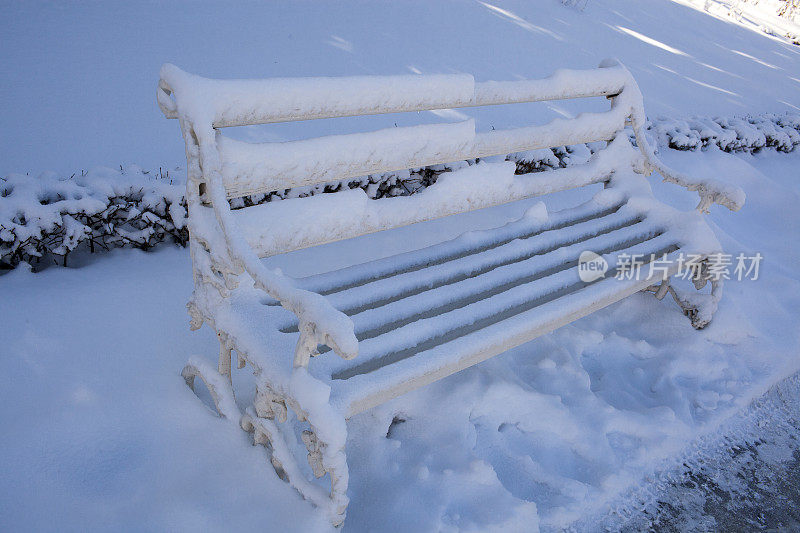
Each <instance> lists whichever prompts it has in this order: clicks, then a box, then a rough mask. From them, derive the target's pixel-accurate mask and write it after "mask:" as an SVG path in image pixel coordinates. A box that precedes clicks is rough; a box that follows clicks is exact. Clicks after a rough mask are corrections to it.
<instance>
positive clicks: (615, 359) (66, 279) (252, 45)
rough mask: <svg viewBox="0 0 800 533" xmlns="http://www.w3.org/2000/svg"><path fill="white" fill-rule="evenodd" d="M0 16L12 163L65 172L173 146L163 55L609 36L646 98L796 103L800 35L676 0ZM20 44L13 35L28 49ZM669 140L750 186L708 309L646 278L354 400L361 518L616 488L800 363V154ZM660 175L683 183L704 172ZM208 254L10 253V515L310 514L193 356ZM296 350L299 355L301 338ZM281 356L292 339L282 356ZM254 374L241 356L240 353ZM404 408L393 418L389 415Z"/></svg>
mask: <svg viewBox="0 0 800 533" xmlns="http://www.w3.org/2000/svg"><path fill="white" fill-rule="evenodd" d="M4 10H5V15H4V20H3V21H2V22H0V24H1V25H2V27H3V30H4V31H3V32H2V33H1V34H0V41H2V47H3V50H4V53H3V54H1V55H0V72H2V73H3V76H4V79H6V80H9V81H8V83H4V84H0V110H1V111H2V112H3V116H4V128H2V130H1V131H0V143H2V144H0V146H2V147H3V148H2V153H1V155H2V167H0V170H2V171H3V172H6V171H22V172H25V171H31V173H38V172H39V171H41V170H44V169H53V170H57V171H60V172H72V171H73V170H76V169H80V168H81V167H82V166H86V165H89V166H93V165H100V164H105V165H112V166H113V165H115V164H117V163H120V162H126V161H135V162H137V163H139V164H141V165H146V166H150V167H151V168H155V167H157V166H159V165H163V166H171V165H178V164H181V161H180V158H181V154H182V153H183V148H182V145H181V141H180V136H179V134H178V131H177V124H175V123H174V121H173V122H168V121H166V120H164V119H163V117H162V116H161V114H160V112H159V111H158V109H157V107H156V105H155V94H154V93H155V81H156V78H157V72H158V67H159V66H160V63H161V62H163V61H166V60H169V61H173V62H175V63H176V64H179V65H181V66H183V67H185V68H187V69H188V70H191V71H195V72H198V73H201V74H205V75H208V76H274V75H342V74H363V73H407V72H416V71H421V72H425V73H430V72H441V73H451V72H469V73H473V74H475V75H476V79H480V80H485V79H514V78H516V77H518V76H521V77H530V76H540V75H546V74H549V73H550V72H551V71H552V70H554V69H555V68H557V67H559V66H570V67H591V66H596V65H597V64H598V63H599V61H600V60H601V59H602V58H603V57H606V56H617V57H619V58H620V59H621V60H622V61H623V62H625V63H626V64H627V65H628V66H629V67H630V68H631V70H632V71H633V74H634V76H636V77H637V80H638V81H639V83H640V85H641V87H642V89H643V91H644V94H645V105H646V106H647V109H648V111H649V113H651V114H652V115H658V114H665V115H669V116H674V117H684V116H688V115H691V114H695V113H697V114H703V115H709V114H712V115H713V114H723V115H733V114H735V113H747V112H761V111H770V112H780V111H785V110H789V109H795V110H796V109H798V107H800V47H797V46H793V45H791V44H789V43H787V42H786V41H781V40H778V39H774V38H772V37H769V36H767V35H765V34H763V33H760V32H758V31H752V30H750V29H748V28H746V27H742V26H740V25H735V24H730V23H727V22H724V21H720V20H718V19H716V18H714V17H711V16H709V15H707V14H705V13H703V12H702V11H699V10H696V9H693V8H690V7H686V6H684V5H682V4H679V3H675V2H671V1H668V0H653V1H652V2H648V3H647V7H646V8H643V7H641V2H637V1H635V0H604V1H601V0H590V1H589V2H588V4H587V7H586V8H585V9H584V10H582V11H581V10H578V9H574V8H569V7H565V6H563V5H562V4H561V3H560V2H559V1H558V0H540V1H538V2H521V1H519V2H491V3H488V2H486V3H484V2H442V3H423V2H419V3H398V4H395V5H388V4H382V3H366V2H364V3H350V4H340V3H336V4H334V3H314V4H311V3H303V4H297V5H292V6H291V7H286V6H285V5H283V6H281V5H280V4H270V5H269V6H264V5H261V4H240V5H235V6H230V8H229V9H225V10H224V11H219V10H218V9H215V7H214V4H210V3H209V4H206V3H201V2H196V3H195V2H192V3H172V4H168V5H166V6H163V5H160V4H157V3H155V2H153V3H120V4H113V5H112V6H109V5H107V4H86V5H81V6H76V5H66V4H59V3H50V4H45V3H34V2H30V3H10V4H8V5H6V6H4ZM9 51H10V52H9ZM577 109H578V104H577V103H573V102H566V103H555V104H553V103H551V104H548V105H531V106H521V110H519V109H516V110H511V109H506V108H505V107H504V108H498V109H495V110H491V111H480V110H478V111H469V112H464V113H469V114H470V115H473V114H474V116H475V118H476V120H477V122H478V128H479V129H483V130H486V129H490V127H491V126H493V125H495V124H496V125H497V127H498V128H499V127H501V126H511V125H522V124H529V123H530V122H531V121H535V122H543V121H545V120H547V119H549V118H552V117H555V116H558V115H563V114H567V115H570V114H572V113H573V112H574V111H576V110H577ZM460 113H462V112H461V111H459V112H458V113H455V112H454V114H452V115H448V116H445V117H437V116H435V115H433V114H422V115H416V114H415V115H414V116H413V117H402V118H400V117H395V116H392V117H381V118H375V117H373V118H370V119H362V120H360V121H359V120H343V121H340V122H335V121H319V122H317V123H304V124H300V125H296V126H290V125H285V126H280V127H274V128H261V129H252V128H246V129H244V131H242V132H241V134H240V135H241V138H247V139H256V138H258V139H289V138H298V137H303V136H308V135H312V134H318V133H326V132H328V131H334V130H336V131H340V132H341V131H343V130H344V131H348V130H349V131H359V130H363V129H368V128H371V127H377V126H385V125H386V122H381V121H390V122H389V125H391V123H392V122H394V121H401V122H402V121H408V122H403V124H405V123H408V124H411V123H419V122H433V121H436V120H441V119H442V118H445V119H453V120H458V119H459V118H462V116H461V115H460ZM662 157H663V159H664V160H665V162H666V163H667V164H670V165H673V166H674V167H676V168H677V169H679V170H682V171H686V172H691V173H693V174H697V175H698V176H712V177H717V178H719V179H723V180H726V181H728V182H730V183H734V184H736V185H739V186H741V187H742V188H743V189H744V190H745V191H746V193H747V195H748V201H747V204H746V205H745V207H744V208H743V209H742V211H741V212H738V213H731V212H728V211H727V210H725V209H722V208H714V210H713V211H712V214H711V215H710V220H711V221H712V225H713V227H714V229H715V231H716V233H717V235H718V237H719V239H720V241H721V243H722V245H723V247H724V248H725V249H726V251H728V252H730V253H733V254H736V253H738V252H745V253H748V254H750V253H754V252H760V253H761V254H762V255H763V256H764V262H763V264H762V266H761V276H760V279H758V280H757V281H749V280H745V281H741V282H736V281H730V282H728V283H727V284H726V286H725V295H724V297H723V301H722V303H721V305H720V310H719V312H718V314H717V315H716V317H715V320H714V322H713V323H712V324H711V325H710V326H709V327H708V328H707V329H706V330H703V331H700V332H698V331H695V330H693V329H692V328H691V326H690V325H689V321H688V320H687V319H686V318H685V317H683V316H682V315H681V313H680V312H679V309H678V308H677V307H676V306H674V305H673V304H672V302H668V301H664V302H658V301H656V300H655V299H654V298H653V297H652V296H651V295H644V294H637V295H635V296H633V297H631V298H628V299H626V300H624V301H623V302H621V303H619V304H616V305H614V306H612V307H610V308H607V309H604V310H602V311H600V312H598V313H595V314H593V315H591V316H589V317H586V318H584V319H582V320H580V321H578V322H576V323H574V324H571V325H569V326H566V327H564V328H561V329H559V330H557V331H556V332H554V333H552V334H550V335H547V336H545V337H542V338H540V339H538V340H536V341H534V342H531V343H529V344H526V345H523V346H520V347H518V348H516V349H514V350H511V351H509V352H507V353H505V354H503V355H501V356H498V357H496V358H494V359H492V360H490V361H487V362H485V363H483V364H481V365H478V366H477V367H473V368H471V369H469V370H467V371H464V372H461V373H459V374H456V375H454V376H451V377H450V378H447V379H445V380H443V381H441V382H438V383H436V384H434V385H432V386H429V387H426V388H423V389H420V390H418V391H416V392H414V393H411V394H408V395H406V396H404V397H401V398H399V399H396V400H394V401H392V402H390V403H389V404H385V405H383V406H381V407H379V408H376V409H373V410H371V411H368V412H366V413H362V414H360V415H357V416H356V417H354V418H353V419H352V420H351V421H350V424H349V429H350V434H349V438H348V443H347V451H348V461H349V464H350V469H351V482H350V490H349V494H350V497H351V503H350V507H349V510H348V518H347V521H346V523H345V529H346V530H350V531H367V530H370V531H380V530H410V529H413V530H421V531H438V530H480V531H484V530H491V529H502V530H510V531H522V530H524V531H528V530H534V529H535V526H536V524H540V525H541V526H542V528H543V529H548V530H552V529H558V528H561V527H565V526H568V525H569V524H571V523H573V522H574V521H576V520H580V519H581V518H582V517H586V516H589V515H594V514H598V513H600V514H602V513H603V512H604V510H605V508H606V506H607V505H609V503H610V502H618V501H619V498H620V497H624V495H625V494H627V491H630V489H631V487H632V486H634V487H635V486H637V485H639V484H641V483H643V482H646V481H643V480H646V479H647V476H648V475H652V474H654V473H655V472H657V471H659V470H662V469H669V468H672V467H673V466H674V464H673V462H674V461H675V458H676V457H680V456H681V453H682V450H684V449H685V448H686V447H687V446H691V443H692V441H694V440H695V439H697V438H699V437H700V436H702V435H704V434H712V433H714V432H715V431H716V430H717V428H718V426H720V425H721V424H723V423H724V421H725V420H726V419H727V418H728V417H729V416H731V415H732V414H733V413H735V412H736V411H738V410H740V409H742V408H744V407H746V406H747V405H748V404H749V402H750V401H751V400H752V399H753V398H755V397H757V396H759V395H760V394H762V393H763V392H764V391H766V390H767V389H768V388H769V387H770V386H771V385H772V384H774V383H775V382H776V381H778V380H780V379H782V378H784V377H786V376H788V375H790V374H792V373H794V372H795V371H797V370H798V369H800V357H798V355H800V354H798V348H797V346H798V345H800V327H798V314H797V309H798V308H800V274H798V267H800V249H798V246H797V237H798V235H800V213H798V210H797V206H798V205H799V204H800V152H798V151H795V152H793V153H791V154H778V153H775V152H771V151H765V152H763V153H761V154H757V155H731V154H726V153H722V152H719V151H709V152H704V153H692V152H673V151H666V153H664V154H662ZM653 183H654V189H655V192H656V195H657V196H659V197H661V198H664V199H666V200H667V201H669V202H670V203H672V204H673V205H677V206H679V207H682V208H684V209H690V208H692V207H693V206H694V203H695V202H696V197H695V195H694V194H689V193H685V192H684V191H681V190H679V189H677V188H676V187H674V186H672V185H666V184H659V183H655V180H654V181H653ZM531 203H532V201H523V202H517V203H515V204H511V205H508V206H504V207H499V208H492V209H487V210H483V211H479V212H474V213H470V214H466V215H459V216H457V217H450V218H448V219H442V220H438V221H433V222H427V223H424V224H422V225H419V226H416V227H407V228H401V229H398V230H393V231H391V232H386V233H382V234H374V235H369V236H365V237H361V238H359V239H354V240H351V241H344V242H341V243H335V244H329V245H324V246H321V247H318V248H315V249H310V250H303V251H299V252H295V253H292V254H288V255H286V256H279V257H275V258H273V259H272V260H270V261H269V263H270V265H272V266H280V267H281V268H282V269H283V270H284V271H285V272H288V273H291V274H292V275H306V274H310V273H313V272H317V271H323V270H330V269H334V268H338V267H341V266H344V265H347V264H351V263H356V262H360V261H363V260H367V259H370V258H373V257H379V256H386V255H390V254H392V253H396V252H398V251H402V250H406V249H411V248H417V247H421V246H425V245H426V244H429V243H433V242H438V241H442V240H445V239H447V238H450V237H453V236H455V235H457V234H458V233H459V232H461V231H463V229H464V228H467V227H468V228H478V227H492V226H497V225H500V224H502V223H504V222H505V221H507V220H511V219H514V218H516V217H518V216H520V215H521V214H522V213H523V212H524V211H525V209H526V208H527V207H529V206H530V205H531ZM190 291H191V275H190V265H189V257H188V252H187V251H186V250H184V249H179V248H171V247H162V248H159V249H157V250H156V251H154V252H151V253H143V252H138V251H130V250H125V251H115V252H112V253H109V254H106V255H102V256H98V257H97V259H96V260H95V261H94V262H92V263H91V264H89V265H88V266H85V267H82V268H79V269H57V268H51V269H47V270H45V271H44V272H42V273H38V274H32V273H29V272H25V271H24V270H23V269H18V270H17V271H14V272H12V273H10V274H6V275H3V276H2V277H0V324H2V327H0V423H2V427H3V431H2V432H0V450H3V454H2V459H0V522H1V523H2V524H3V527H8V528H9V529H16V530H54V529H58V530H76V531H77V530H80V531H85V530H108V529H122V530H190V529H191V530H196V529H202V530H222V529H231V530H245V529H248V530H250V529H256V528H259V529H268V530H276V531H278V530H292V531H309V530H317V529H319V530H324V529H326V528H328V527H329V526H328V525H327V522H326V519H325V517H323V516H322V515H321V513H319V512H318V511H317V510H316V509H314V508H313V506H311V505H310V504H309V503H307V502H305V501H303V500H302V499H301V498H300V496H299V495H298V494H297V493H295V492H294V490H293V489H291V488H290V487H289V486H288V485H286V484H284V483H283V482H282V481H280V480H279V479H278V477H277V476H276V474H275V473H274V470H273V469H272V467H271V466H270V465H269V463H268V460H267V458H266V456H265V452H264V450H263V448H261V447H258V448H252V447H250V446H249V445H248V437H247V435H246V434H245V433H244V432H242V431H239V430H237V429H236V428H234V427H232V426H231V425H229V424H225V423H223V422H222V421H221V420H219V419H217V418H215V417H214V416H213V414H212V413H211V412H210V411H209V410H207V409H206V408H205V406H204V405H203V404H202V403H201V402H200V401H198V399H197V398H196V397H195V396H194V395H193V394H192V393H191V392H190V391H189V390H188V389H187V388H186V386H185V385H184V383H183V380H182V378H181V377H180V375H179V372H180V369H181V368H182V366H183V364H184V363H185V361H186V360H187V359H188V357H189V356H190V355H191V354H201V355H204V356H206V357H211V358H213V357H214V354H215V351H216V338H215V337H214V335H213V333H212V332H211V331H209V330H208V329H203V330H201V331H200V332H195V333H191V332H189V330H188V326H187V315H186V312H185V309H184V304H185V302H186V300H187V299H188V296H189V293H190ZM287 357H288V355H287ZM287 364H289V359H287ZM242 372H244V370H243V371H242ZM393 420H394V423H393Z"/></svg>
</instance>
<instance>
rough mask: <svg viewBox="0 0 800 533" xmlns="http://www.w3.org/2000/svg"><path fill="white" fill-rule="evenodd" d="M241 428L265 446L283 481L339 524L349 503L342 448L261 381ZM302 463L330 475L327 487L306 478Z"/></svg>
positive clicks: (317, 475) (320, 474)
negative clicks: (331, 441) (334, 445)
mask: <svg viewBox="0 0 800 533" xmlns="http://www.w3.org/2000/svg"><path fill="white" fill-rule="evenodd" d="M241 426H242V429H244V430H245V431H247V432H250V433H252V434H253V445H263V446H264V447H265V448H267V451H268V452H269V454H270V461H271V463H272V466H273V468H275V472H276V473H277V474H278V476H279V477H280V478H281V479H283V480H284V481H286V482H288V483H289V484H290V485H292V486H293V487H294V488H295V489H296V490H297V491H298V492H300V494H301V495H302V496H303V497H304V498H305V499H307V500H309V501H310V502H312V503H313V504H314V505H316V506H317V507H319V508H321V509H323V510H325V512H326V513H327V514H328V518H329V519H330V521H331V523H332V524H333V525H334V526H336V527H338V526H340V525H342V523H343V522H344V519H345V513H346V510H347V504H348V503H349V500H348V498H347V484H348V479H349V472H348V468H347V460H346V457H345V452H344V448H343V447H342V448H340V449H334V448H333V447H332V446H331V443H329V442H326V441H325V440H324V439H323V438H322V433H321V432H320V431H318V428H316V427H314V425H313V424H311V423H310V422H309V421H308V414H307V412H306V411H305V410H304V409H303V408H302V406H301V405H299V404H298V403H297V402H296V401H294V400H293V399H291V398H287V397H284V396H281V395H280V394H278V393H276V392H275V390H274V389H272V388H271V387H270V386H269V385H267V384H265V383H261V384H259V385H258V386H257V389H256V398H255V401H254V402H253V406H251V407H248V408H247V409H246V411H245V413H244V414H243V415H242V417H241ZM298 435H299V438H298ZM303 455H304V456H303ZM306 462H307V463H308V465H309V467H310V473H313V476H314V477H315V478H317V479H322V478H324V477H325V476H326V475H327V476H328V481H329V482H330V488H329V489H326V488H324V487H323V486H322V485H320V484H317V483H314V482H312V481H310V480H309V478H308V476H307V475H306V472H305V471H304V468H303V466H302V465H303V463H306Z"/></svg>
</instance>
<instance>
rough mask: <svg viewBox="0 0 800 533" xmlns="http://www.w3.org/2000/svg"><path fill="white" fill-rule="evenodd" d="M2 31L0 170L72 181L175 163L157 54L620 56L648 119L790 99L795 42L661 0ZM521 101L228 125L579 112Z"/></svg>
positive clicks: (196, 66)
mask: <svg viewBox="0 0 800 533" xmlns="http://www.w3.org/2000/svg"><path fill="white" fill-rule="evenodd" d="M694 1H695V3H699V0H694ZM762 1H763V0H762ZM0 27H2V29H3V31H2V32H0V47H1V48H2V50H4V51H5V53H3V54H1V55H0V75H2V78H3V79H4V80H5V83H3V84H1V85H0V112H2V116H3V124H4V127H3V128H2V130H0V147H3V148H2V158H0V175H5V174H7V173H10V172H22V173H25V172H30V173H31V174H32V175H38V174H39V173H41V172H42V171H45V170H53V171H56V172H59V173H61V174H64V173H66V175H70V174H72V173H73V172H76V171H77V172H78V173H80V170H81V169H82V168H85V165H104V166H108V167H111V168H117V167H118V166H119V165H120V164H127V163H131V162H134V163H137V164H139V165H141V166H142V167H144V168H157V167H158V166H160V165H163V166H165V168H174V167H175V166H176V165H181V166H183V142H182V139H181V138H180V136H179V135H176V133H175V132H176V131H177V129H178V125H177V124H176V123H175V122H173V121H165V120H164V118H163V115H162V114H161V112H160V111H159V109H158V108H157V106H156V105H155V90H154V87H155V84H156V82H157V80H158V73H159V69H160V67H161V65H162V64H163V63H165V62H171V63H174V64H176V65H180V66H181V68H183V69H185V70H187V71H189V72H193V73H197V74H200V75H203V76H206V77H210V78H268V77H308V76H363V75H378V74H380V75H398V74H415V73H423V74H448V75H449V74H471V75H473V76H474V78H475V81H476V82H482V81H486V80H514V79H526V78H527V79H529V78H540V77H542V76H547V75H549V74H550V73H552V72H554V71H556V70H557V69H559V68H564V67H566V68H594V67H596V66H597V64H598V63H599V62H600V60H602V59H603V58H605V57H618V58H619V59H620V60H621V61H622V62H623V63H624V64H625V65H626V66H627V67H628V68H629V69H630V70H631V72H632V73H633V75H634V77H635V78H636V80H637V81H638V82H639V84H640V86H641V88H642V92H643V93H644V96H645V109H647V111H648V113H649V114H650V115H652V116H657V115H661V114H664V115H668V116H672V117H675V118H682V117H688V116H692V115H712V116H713V115H723V116H731V115H734V114H736V113H748V112H753V113H756V112H783V111H789V110H792V111H796V110H797V108H798V107H800V93H799V92H798V89H800V81H797V80H800V75H798V69H797V61H798V59H799V58H800V47H797V46H792V45H791V44H789V43H787V42H785V41H781V40H777V39H773V38H770V37H769V36H767V35H766V34H764V33H761V32H757V31H753V30H751V29H747V28H744V27H739V26H736V25H733V24H731V23H730V22H726V21H722V20H718V19H716V18H713V17H709V16H708V15H707V14H705V13H703V12H702V11H698V10H696V9H693V8H691V7H686V6H683V5H680V4H676V3H675V2H673V1H671V0H653V1H652V2H650V3H648V6H647V8H646V9H644V8H642V7H641V2H640V0H590V1H589V2H588V4H587V6H586V8H585V9H584V10H583V11H580V10H576V9H572V8H567V7H565V6H563V5H561V2H560V1H558V0H536V1H532V2H528V1H524V0H510V1H500V0H495V1H491V0H488V1H485V2H471V1H466V0H464V1H455V0H447V1H444V2H427V1H424V0H415V1H409V2H402V3H397V4H393V5H381V4H372V3H369V2H353V3H349V4H348V3H345V4H341V5H337V4H329V3H324V2H321V3H317V2H308V3H305V2H303V3H299V4H298V5H293V6H291V7H287V6H281V5H280V4H257V3H243V4H237V5H232V6H227V9H225V10H220V9H218V6H217V4H216V3H214V2H209V1H191V2H190V1H186V0H183V1H176V2H169V3H167V4H164V3H161V2H153V1H149V0H141V1H131V2H114V3H111V4H107V5H105V6H102V7H101V6H100V5H98V4H81V5H69V6H65V5H63V4H62V3H59V2H53V1H51V0H31V1H27V2H6V3H5V4H4V13H3V18H2V20H0ZM632 32H635V33H632ZM742 54H745V55H742ZM516 107H517V106H507V107H496V108H491V109H475V110H458V111H455V110H451V111H445V112H440V113H439V114H438V115H436V114H433V113H421V114H419V115H417V114H409V115H391V116H384V117H362V118H357V119H356V118H354V119H341V120H338V121H336V120H334V121H328V120H325V121H312V122H307V123H300V124H295V125H289V124H283V125H271V126H268V127H264V128H252V127H245V128H242V131H241V132H239V135H240V138H241V139H242V140H250V141H272V140H294V139H301V138H307V137H311V136H317V135H328V134H333V133H355V132H359V131H367V130H372V129H379V128H388V127H393V126H394V123H395V122H396V123H397V125H398V126H408V125H415V124H419V123H421V122H438V121H441V118H442V116H444V117H446V118H449V120H453V121H458V120H464V119H466V118H468V117H469V116H472V117H474V118H475V119H476V122H477V130H478V131H479V132H481V131H489V130H491V129H492V127H494V128H495V129H502V128H506V127H515V126H526V125H529V124H531V122H539V123H546V122H548V121H550V120H551V119H553V118H556V117H558V116H571V115H572V114H573V113H574V112H575V110H576V109H585V107H584V106H582V105H579V106H577V107H576V106H575V104H574V103H573V102H569V101H564V102H551V103H547V104H530V105H526V106H524V111H520V110H519V109H515V108H516ZM604 109H606V103H605V102H602V101H598V102H597V110H604ZM87 170H88V169H87Z"/></svg>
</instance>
